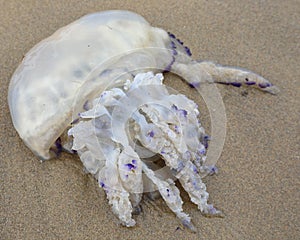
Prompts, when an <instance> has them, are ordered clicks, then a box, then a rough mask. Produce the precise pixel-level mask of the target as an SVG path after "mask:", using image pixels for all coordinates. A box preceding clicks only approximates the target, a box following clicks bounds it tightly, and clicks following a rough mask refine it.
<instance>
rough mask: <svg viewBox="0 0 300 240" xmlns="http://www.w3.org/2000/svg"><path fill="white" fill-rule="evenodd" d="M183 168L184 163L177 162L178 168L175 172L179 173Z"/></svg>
mask: <svg viewBox="0 0 300 240" xmlns="http://www.w3.org/2000/svg"><path fill="white" fill-rule="evenodd" d="M184 166H185V165H184V162H183V161H179V163H178V167H177V169H175V170H176V172H180V171H181V170H182V169H183V168H184Z"/></svg>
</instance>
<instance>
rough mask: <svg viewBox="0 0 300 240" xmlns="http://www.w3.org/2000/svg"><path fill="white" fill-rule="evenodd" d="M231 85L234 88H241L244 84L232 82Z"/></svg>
mask: <svg viewBox="0 0 300 240" xmlns="http://www.w3.org/2000/svg"><path fill="white" fill-rule="evenodd" d="M230 85H232V86H234V87H240V86H242V84H241V83H238V82H232V83H230Z"/></svg>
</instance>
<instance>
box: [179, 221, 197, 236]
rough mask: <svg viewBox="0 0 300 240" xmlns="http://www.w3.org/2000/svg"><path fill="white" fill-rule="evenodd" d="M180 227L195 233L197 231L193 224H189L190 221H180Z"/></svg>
mask: <svg viewBox="0 0 300 240" xmlns="http://www.w3.org/2000/svg"><path fill="white" fill-rule="evenodd" d="M182 225H183V226H184V227H185V228H187V229H188V230H189V231H191V232H193V233H196V232H197V229H196V228H195V226H194V224H193V223H192V222H191V220H186V219H185V220H182Z"/></svg>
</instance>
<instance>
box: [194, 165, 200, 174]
mask: <svg viewBox="0 0 300 240" xmlns="http://www.w3.org/2000/svg"><path fill="white" fill-rule="evenodd" d="M193 172H194V173H196V174H198V173H199V171H198V169H197V167H196V166H195V165H193Z"/></svg>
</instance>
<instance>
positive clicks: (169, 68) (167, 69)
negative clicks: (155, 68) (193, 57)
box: [163, 56, 175, 73]
mask: <svg viewBox="0 0 300 240" xmlns="http://www.w3.org/2000/svg"><path fill="white" fill-rule="evenodd" d="M174 62H175V57H174V56H172V61H171V62H170V63H169V65H168V66H167V67H166V68H165V69H164V71H163V73H166V72H170V71H171V68H172V65H173V63H174Z"/></svg>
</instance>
